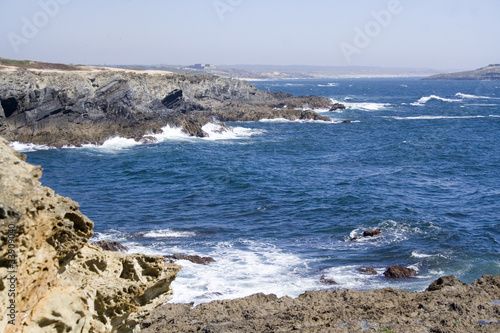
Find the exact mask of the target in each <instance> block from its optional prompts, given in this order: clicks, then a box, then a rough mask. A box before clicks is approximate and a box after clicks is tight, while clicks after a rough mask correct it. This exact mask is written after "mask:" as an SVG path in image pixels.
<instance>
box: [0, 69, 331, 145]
mask: <svg viewBox="0 0 500 333" xmlns="http://www.w3.org/2000/svg"><path fill="white" fill-rule="evenodd" d="M65 66H66V65H55V64H54V65H53V66H52V67H50V66H49V65H47V67H48V68H42V69H40V68H34V69H33V68H28V69H25V68H17V69H16V70H13V68H12V67H9V70H4V71H1V70H0V102H1V105H0V135H2V136H4V137H5V138H6V139H8V140H9V141H19V142H22V143H34V144H45V145H49V146H54V147H62V146H70V145H74V146H81V145H84V144H98V145H99V144H102V143H103V142H104V141H106V140H107V139H109V138H112V137H117V136H120V137H123V138H126V139H134V140H136V141H141V140H143V139H144V137H145V136H151V135H153V136H154V135H155V134H160V133H162V128H163V127H165V126H167V125H168V126H171V127H181V128H182V131H183V132H184V133H186V134H188V135H190V136H195V137H206V136H207V133H206V132H205V131H204V130H203V126H205V125H206V124H208V123H214V122H215V123H217V121H219V122H220V121H258V120H261V119H272V118H284V119H288V120H297V119H300V120H323V121H330V119H329V118H327V117H323V116H321V115H319V114H318V113H316V112H315V111H313V109H315V108H330V107H331V105H332V101H331V100H330V99H327V98H321V97H317V96H300V97H294V96H292V95H290V94H284V93H272V92H268V91H262V90H259V89H257V88H256V87H254V86H252V85H250V84H248V83H246V82H244V81H242V80H237V79H228V78H222V77H217V76H212V75H194V74H179V73H172V72H166V71H154V70H153V71H143V70H126V69H117V68H102V67H87V66H81V68H82V69H80V67H78V66H67V67H69V69H68V68H66V67H65ZM54 67H55V68H54ZM59 67H60V68H59ZM89 69H90V70H89ZM146 140H147V139H146Z"/></svg>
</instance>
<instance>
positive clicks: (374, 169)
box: [18, 79, 500, 302]
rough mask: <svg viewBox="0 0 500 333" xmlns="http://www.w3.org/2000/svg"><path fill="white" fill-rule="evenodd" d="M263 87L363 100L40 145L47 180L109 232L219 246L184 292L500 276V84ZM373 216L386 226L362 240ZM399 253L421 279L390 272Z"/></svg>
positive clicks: (163, 247) (147, 247)
mask: <svg viewBox="0 0 500 333" xmlns="http://www.w3.org/2000/svg"><path fill="white" fill-rule="evenodd" d="M255 85H256V86H258V87H259V88H261V89H264V90H271V91H278V90H281V91H284V92H288V93H292V94H295V95H308V94H315V95H320V96H325V97H328V98H332V99H334V100H336V101H340V102H342V103H345V104H346V105H347V106H348V109H347V110H344V111H340V112H328V111H326V110H320V111H319V112H320V113H321V114H322V115H325V116H328V117H331V118H332V119H333V120H334V121H333V122H332V123H326V122H288V121H280V120H277V121H262V122H251V123H231V124H230V125H231V126H233V127H234V128H235V130H234V132H232V133H226V134H223V135H218V136H217V135H216V134H215V133H214V134H213V135H212V137H211V138H210V139H198V138H188V137H185V136H183V135H182V134H180V133H179V131H177V130H175V129H168V130H166V131H165V135H164V136H162V137H161V142H160V143H157V144H150V145H133V144H131V143H130V142H128V141H126V140H118V139H115V140H114V141H111V142H108V143H107V144H106V145H105V146H103V147H86V148H77V149H70V148H66V149H49V150H44V149H42V150H39V149H29V150H30V151H29V152H28V161H29V162H30V163H34V164H40V165H42V166H43V168H44V169H45V171H44V174H43V178H42V182H43V184H44V185H46V186H50V187H52V188H54V189H55V190H56V191H57V192H58V193H60V194H62V195H65V196H70V197H71V198H73V199H74V200H76V201H78V202H79V203H80V204H81V210H82V211H83V212H84V213H85V214H87V215H88V216H89V217H90V218H91V219H92V220H94V221H95V223H96V225H95V231H96V235H95V239H110V240H118V241H121V242H123V243H124V244H125V245H127V246H129V247H130V248H131V251H132V252H146V253H154V254H172V253H183V254H198V255H202V256H212V257H214V258H215V259H216V260H217V262H216V263H214V264H212V265H209V266H197V265H194V264H191V263H189V262H182V263H181V264H182V265H184V269H183V270H182V271H181V273H180V275H179V277H178V279H177V280H176V281H175V283H174V290H175V296H174V301H176V302H187V301H194V302H203V301H208V300H211V299H221V298H234V297H240V296H245V295H249V294H252V293H254V292H265V293H275V294H277V295H279V296H282V295H290V296H297V295H298V294H300V293H302V292H304V291H306V290H311V289H324V288H331V286H325V285H322V284H321V283H320V276H321V275H326V276H327V277H328V278H332V279H335V280H336V281H337V282H338V285H337V286H335V287H336V288H357V289H375V288H382V287H388V286H389V287H396V288H404V289H408V290H421V289H424V288H425V287H426V286H427V285H428V284H429V283H430V282H432V281H433V280H434V279H436V278H437V277H439V276H441V275H448V274H455V276H457V277H458V278H460V279H462V280H464V281H466V282H471V281H472V280H474V279H476V278H478V277H480V276H481V275H482V274H495V275H496V274H500V258H499V249H500V246H499V241H500V236H499V232H498V230H499V227H500V203H499V202H500V176H499V175H500V148H499V147H500V145H499V144H500V83H499V82H472V81H471V82H452V81H439V82H434V81H421V80H417V79H338V80H335V79H330V80H320V81H315V80H303V81H302V80H293V81H267V82H257V83H255ZM345 119H350V120H351V121H352V122H351V123H349V124H344V123H341V121H342V120H345ZM39 148H40V147H39ZM18 149H20V150H23V149H24V150H25V151H26V149H27V148H26V147H21V146H18ZM374 228H380V229H381V230H382V234H381V235H380V236H378V237H374V238H362V237H361V238H358V240H357V241H354V242H352V241H350V239H351V238H352V237H359V236H360V235H361V234H362V232H363V230H366V229H374ZM393 264H398V265H403V266H410V267H413V268H415V269H417V270H418V273H419V276H418V278H416V279H412V280H397V281H389V280H387V279H385V278H384V276H383V275H382V273H383V271H384V270H385V269H386V268H387V267H388V266H390V265H393ZM360 266H371V267H375V268H376V269H377V271H378V272H379V275H377V276H365V275H362V274H360V273H359V271H358V269H359V267H360Z"/></svg>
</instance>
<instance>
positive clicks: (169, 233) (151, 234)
mask: <svg viewBox="0 0 500 333" xmlns="http://www.w3.org/2000/svg"><path fill="white" fill-rule="evenodd" d="M194 236H196V233H194V232H191V231H175V230H172V229H163V230H151V231H147V232H145V233H143V237H146V238H188V237H194Z"/></svg>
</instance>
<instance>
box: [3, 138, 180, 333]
mask: <svg viewBox="0 0 500 333" xmlns="http://www.w3.org/2000/svg"><path fill="white" fill-rule="evenodd" d="M0 156H1V158H0V207H1V211H2V213H1V219H0V221H1V226H2V228H0V237H1V238H0V239H1V242H2V243H1V246H0V257H1V258H9V257H8V256H9V255H10V258H12V260H11V261H10V260H4V259H2V264H1V265H0V276H2V280H1V281H2V283H0V332H9V333H10V332H42V333H43V332H47V333H48V332H103V333H105V332H133V331H134V330H137V324H138V323H140V322H141V320H142V318H144V316H145V315H147V314H148V313H149V312H150V311H151V310H152V309H153V308H155V307H156V306H158V305H161V304H163V303H165V302H166V301H168V300H169V299H170V296H171V293H172V291H171V287H170V283H171V281H172V280H173V279H174V278H175V276H176V274H177V272H178V271H179V269H180V267H179V266H177V265H173V264H168V263H166V262H165V261H164V260H163V258H162V257H161V256H147V255H141V254H134V255H128V254H125V253H120V252H109V251H103V250H102V249H100V248H98V247H96V246H94V245H91V244H89V242H88V240H89V238H90V237H91V236H92V234H93V231H92V229H93V226H94V224H93V222H92V221H91V220H90V219H89V218H87V217H86V216H85V215H83V214H82V213H81V212H80V210H79V207H78V204H77V203H76V202H74V201H72V200H71V199H68V198H65V197H62V196H59V195H57V194H55V193H54V191H53V190H52V189H50V188H48V187H43V186H42V185H41V184H40V182H39V178H40V177H41V174H42V169H41V168H40V167H38V166H33V165H30V164H28V163H26V162H24V157H25V156H24V155H22V154H19V153H17V152H15V151H14V150H13V149H12V148H11V147H9V146H8V143H7V141H6V140H5V139H3V138H0ZM9 271H10V272H12V271H15V273H8V272H9ZM7 275H11V276H12V275H14V278H15V279H16V282H17V283H16V284H15V286H16V290H15V296H12V295H9V293H11V292H9V288H5V285H4V284H3V283H5V282H6V281H7V280H5V279H3V277H6V276H7ZM12 301H14V302H15V307H16V309H15V311H16V313H15V316H14V318H12V317H9V314H10V313H9V310H8V306H9V305H10V304H11V302H12ZM10 320H13V323H14V324H15V325H11V324H9V321H10Z"/></svg>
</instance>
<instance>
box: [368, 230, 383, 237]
mask: <svg viewBox="0 0 500 333" xmlns="http://www.w3.org/2000/svg"><path fill="white" fill-rule="evenodd" d="M381 233H382V230H380V229H375V230H366V231H365V232H363V237H373V236H377V235H380V234H381Z"/></svg>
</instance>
